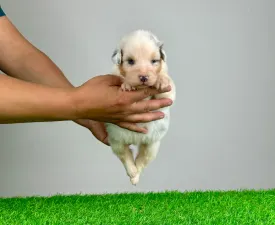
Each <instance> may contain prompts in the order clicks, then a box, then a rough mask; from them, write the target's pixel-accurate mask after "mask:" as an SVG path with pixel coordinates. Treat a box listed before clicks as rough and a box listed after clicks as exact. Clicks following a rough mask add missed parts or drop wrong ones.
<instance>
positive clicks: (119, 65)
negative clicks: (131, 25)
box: [112, 30, 166, 87]
mask: <svg viewBox="0 0 275 225" xmlns="http://www.w3.org/2000/svg"><path fill="white" fill-rule="evenodd" d="M112 60H113V62H114V63H115V66H116V70H117V71H118V72H119V74H120V75H121V76H123V77H124V81H125V82H126V83H128V84H129V85H131V86H132V87H142V86H153V85H154V84H155V83H156V81H157V78H158V76H159V75H160V73H161V72H163V70H164V69H166V54H165V51H164V50H163V44H162V42H160V41H159V40H158V39H157V37H156V36H155V35H154V34H152V33H151V32H149V31H144V30H137V31H134V32H132V33H130V34H128V35H127V36H125V37H123V38H122V39H121V41H120V44H119V46H118V48H116V49H115V51H114V53H113V55H112Z"/></svg>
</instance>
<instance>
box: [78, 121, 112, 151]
mask: <svg viewBox="0 0 275 225" xmlns="http://www.w3.org/2000/svg"><path fill="white" fill-rule="evenodd" d="M74 122H76V123H77V124H79V125H81V126H83V127H86V128H87V129H88V130H89V131H91V132H92V134H93V135H94V136H95V138H96V139H97V140H99V141H100V142H102V143H103V144H105V145H108V146H109V142H108V133H107V131H106V129H105V125H104V123H102V122H97V121H93V120H88V119H79V120H76V121H74Z"/></svg>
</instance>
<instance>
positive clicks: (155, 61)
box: [151, 59, 159, 64]
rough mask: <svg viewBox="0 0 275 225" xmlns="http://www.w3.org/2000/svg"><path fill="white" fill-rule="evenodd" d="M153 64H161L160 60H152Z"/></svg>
mask: <svg viewBox="0 0 275 225" xmlns="http://www.w3.org/2000/svg"><path fill="white" fill-rule="evenodd" d="M151 62H152V64H155V63H157V62H159V60H157V59H152V61H151Z"/></svg>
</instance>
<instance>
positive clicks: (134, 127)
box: [116, 122, 147, 134]
mask: <svg viewBox="0 0 275 225" xmlns="http://www.w3.org/2000/svg"><path fill="white" fill-rule="evenodd" d="M116 125H118V126H119V127H121V128H125V129H127V130H131V131H134V132H138V133H144V134H145V133H147V129H146V128H143V127H139V126H138V125H136V124H135V123H128V122H119V123H117V124H116Z"/></svg>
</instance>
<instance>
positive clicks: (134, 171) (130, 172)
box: [127, 166, 138, 179]
mask: <svg viewBox="0 0 275 225" xmlns="http://www.w3.org/2000/svg"><path fill="white" fill-rule="evenodd" d="M137 173H138V171H137V168H136V167H135V166H132V167H130V168H128V170H127V175H128V176H129V177H130V179H132V178H133V177H135V176H136V175H137Z"/></svg>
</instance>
